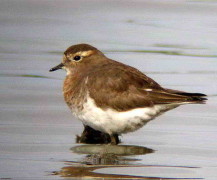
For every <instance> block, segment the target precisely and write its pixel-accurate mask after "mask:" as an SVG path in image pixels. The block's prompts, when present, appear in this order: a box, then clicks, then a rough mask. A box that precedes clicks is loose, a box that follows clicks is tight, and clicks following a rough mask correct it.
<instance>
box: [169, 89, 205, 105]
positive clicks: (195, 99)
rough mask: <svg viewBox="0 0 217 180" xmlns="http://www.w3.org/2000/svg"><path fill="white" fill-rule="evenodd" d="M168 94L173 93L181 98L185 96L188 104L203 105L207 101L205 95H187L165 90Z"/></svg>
mask: <svg viewBox="0 0 217 180" xmlns="http://www.w3.org/2000/svg"><path fill="white" fill-rule="evenodd" d="M167 90H168V91H169V92H170V93H174V94H177V95H181V96H185V97H188V98H187V99H188V102H189V103H191V102H192V103H200V104H203V103H205V101H206V100H207V98H206V96H207V95H206V94H202V93H187V92H183V91H177V90H172V89H167Z"/></svg>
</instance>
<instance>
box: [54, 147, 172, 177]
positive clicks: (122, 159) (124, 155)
mask: <svg viewBox="0 0 217 180" xmlns="http://www.w3.org/2000/svg"><path fill="white" fill-rule="evenodd" d="M70 150H71V151H72V152H73V153H77V154H84V155H85V157H84V158H83V160H81V161H80V162H75V161H68V162H67V165H68V166H65V167H63V168H62V169H61V170H60V171H58V172H54V173H53V174H54V175H59V176H61V177H66V178H67V179H68V178H70V177H71V178H87V179H89V178H91V179H95V178H97V179H98V178H109V179H120V178H121V179H152V180H153V179H156V180H160V179H168V178H153V177H145V176H134V175H124V174H106V173H98V172H96V170H99V169H103V168H117V167H122V168H124V167H138V168H139V167H144V165H139V164H138V163H137V162H138V161H140V159H137V158H135V155H146V154H150V153H153V152H154V150H153V149H149V148H146V147H142V146H130V145H118V146H116V145H79V146H74V147H72V148H71V149H70Z"/></svg>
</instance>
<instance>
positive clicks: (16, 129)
mask: <svg viewBox="0 0 217 180" xmlns="http://www.w3.org/2000/svg"><path fill="white" fill-rule="evenodd" d="M0 25H1V28H0V85H1V86H0V100H1V101H0V112H1V113H0V114H1V116H0V179H65V178H66V177H71V178H69V179H76V178H79V177H83V178H93V179H98V178H110V179H117V178H123V179H158V180H160V179H213V180H216V179H217V141H216V137H217V111H216V109H217V103H216V99H217V96H216V95H217V84H216V79H217V59H216V57H217V51H216V48H217V42H216V39H217V35H216V28H217V3H216V1H178V0H177V1H157V0H156V1H151V2H149V1H140V0H137V1H133V2H131V1H99V0H98V1H84V0H83V1H80V0H79V1H77V0H74V1H65V0H64V1H48V0H44V1H27V0H22V1H0ZM81 42H86V43H90V44H92V45H94V46H96V47H98V48H99V49H100V50H102V51H103V52H104V53H106V55H107V56H108V57H110V58H113V59H117V60H119V61H121V62H124V63H126V64H129V65H131V66H134V67H136V68H138V69H140V70H141V71H143V72H145V73H147V74H148V75H149V76H150V77H152V78H153V79H155V80H156V81H157V82H159V83H160V84H161V85H163V86H164V87H167V88H174V89H179V90H183V91H189V92H202V93H205V94H207V95H209V100H208V102H207V104H205V105H186V106H182V107H179V108H177V109H174V110H172V111H170V112H167V113H166V114H164V115H162V116H161V117H159V118H157V119H155V120H154V121H152V122H150V123H148V124H147V125H146V126H145V127H143V128H142V129H140V130H138V131H136V132H134V133H130V134H126V135H123V137H121V139H122V144H121V145H119V146H106V145H82V144H76V143H75V136H76V135H77V134H79V133H80V132H81V131H82V125H81V123H80V122H79V121H77V120H76V119H75V118H73V117H72V115H71V113H70V111H69V109H68V108H67V106H66V105H65V103H64V101H63V98H62V93H61V89H62V80H63V79H64V76H65V72H63V71H59V72H55V73H49V72H48V70H49V69H50V68H51V67H53V66H54V65H57V64H58V63H59V62H60V60H61V56H62V52H63V51H64V50H65V49H66V48H67V47H68V46H70V45H72V44H76V43H81Z"/></svg>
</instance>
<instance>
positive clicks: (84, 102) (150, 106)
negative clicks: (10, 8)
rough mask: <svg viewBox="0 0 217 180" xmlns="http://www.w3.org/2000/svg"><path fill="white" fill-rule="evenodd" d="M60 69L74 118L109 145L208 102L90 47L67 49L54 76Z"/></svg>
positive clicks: (199, 96)
mask: <svg viewBox="0 0 217 180" xmlns="http://www.w3.org/2000/svg"><path fill="white" fill-rule="evenodd" d="M59 69H64V70H65V71H66V77H65V80H64V83H63V96H64V100H65V102H66V104H67V105H68V107H69V108H70V109H71V111H72V114H73V115H74V116H75V117H76V118H78V119H79V120H80V121H81V122H82V123H83V124H84V127H85V129H86V130H87V131H88V129H90V130H93V131H94V132H98V133H101V134H103V135H106V138H107V137H108V138H109V139H110V140H109V142H108V143H110V144H118V143H119V139H118V137H119V136H120V135H122V134H125V133H129V132H133V131H136V130H138V129H139V128H141V127H143V126H144V125H145V124H146V123H147V122H149V121H151V120H153V119H154V118H156V117H158V116H159V115H161V114H163V113H164V112H166V111H168V110H171V109H174V108H176V107H178V106H180V105H184V104H198V103H199V104H203V103H205V101H206V100H207V98H206V97H205V96H206V95H205V94H202V93H188V92H184V91H179V90H173V89H168V88H163V87H162V86H161V85H160V84H158V83H157V82H155V81H154V80H153V79H151V78H150V77H148V76H147V75H145V74H144V73H142V72H141V71H139V70H138V69H136V68H134V67H131V66H129V65H126V64H123V63H121V62H118V61H115V60H112V59H110V58H108V57H106V56H105V55H104V54H103V53H102V52H101V51H100V50H98V49H97V48H95V47H93V46H91V45H89V44H76V45H72V46H70V47H69V48H68V49H66V51H65V52H64V53H63V58H62V62H61V63H60V64H59V65H57V66H55V67H53V68H51V69H50V72H52V71H56V70H59ZM84 132H85V131H84ZM84 132H83V134H85V133H84ZM86 134H88V132H86Z"/></svg>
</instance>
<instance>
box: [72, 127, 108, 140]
mask: <svg viewBox="0 0 217 180" xmlns="http://www.w3.org/2000/svg"><path fill="white" fill-rule="evenodd" d="M110 141H111V140H110V136H109V134H107V133H103V132H100V131H97V130H95V129H93V128H91V127H90V126H86V125H84V131H83V132H82V134H81V136H77V138H76V142H77V143H86V144H108V143H110Z"/></svg>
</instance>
